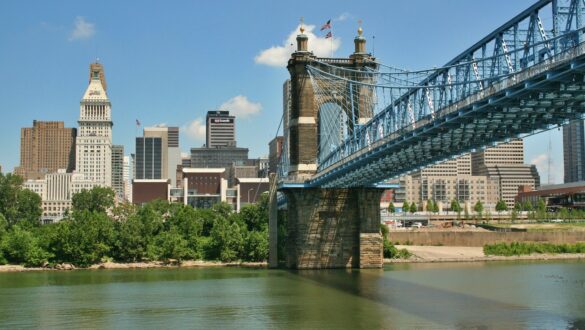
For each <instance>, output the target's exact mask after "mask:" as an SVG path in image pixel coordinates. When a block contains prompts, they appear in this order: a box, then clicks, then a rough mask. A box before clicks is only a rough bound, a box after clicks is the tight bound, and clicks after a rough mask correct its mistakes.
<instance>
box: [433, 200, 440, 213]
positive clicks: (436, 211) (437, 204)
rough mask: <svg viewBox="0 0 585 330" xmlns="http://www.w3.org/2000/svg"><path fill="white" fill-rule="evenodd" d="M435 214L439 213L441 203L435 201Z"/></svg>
mask: <svg viewBox="0 0 585 330" xmlns="http://www.w3.org/2000/svg"><path fill="white" fill-rule="evenodd" d="M433 212H434V213H439V203H437V202H436V201H433Z"/></svg>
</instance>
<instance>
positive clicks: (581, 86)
mask: <svg viewBox="0 0 585 330" xmlns="http://www.w3.org/2000/svg"><path fill="white" fill-rule="evenodd" d="M584 54H585V45H584V44H581V45H579V46H577V47H575V48H573V49H571V50H569V51H566V52H564V53H562V54H559V55H556V56H554V57H552V58H550V59H548V60H546V61H544V62H542V63H540V64H537V65H535V66H532V67H530V68H528V69H525V70H523V71H519V72H517V73H516V74H513V75H510V76H509V77H508V78H507V79H505V80H503V81H501V82H498V83H495V84H493V85H491V86H489V87H487V88H485V89H484V90H482V91H481V92H478V93H476V94H474V95H471V96H469V97H467V98H466V99H464V100H462V101H460V102H457V103H455V104H453V105H451V106H449V107H446V108H444V109H441V110H440V111H438V112H437V113H436V118H435V119H434V120H431V118H430V116H427V117H426V118H424V119H422V120H419V121H418V122H416V124H415V127H416V128H415V129H412V128H410V127H409V128H405V129H402V130H400V131H398V132H394V133H392V134H389V135H388V136H385V137H384V138H382V139H380V140H378V141H374V142H373V143H372V144H371V145H369V146H368V147H366V148H363V149H361V150H359V151H357V152H355V153H353V154H350V155H343V154H342V153H341V152H340V154H338V155H337V156H336V158H334V161H333V162H332V164H331V165H330V166H328V167H327V168H325V169H324V170H322V171H321V172H319V173H317V174H316V175H315V176H314V178H312V179H311V180H310V181H309V182H307V183H306V186H308V187H359V186H368V185H372V184H376V183H379V182H382V181H383V180H387V179H390V178H395V177H398V176H400V175H403V174H406V173H408V172H410V171H415V170H418V169H420V168H422V167H425V166H427V165H430V164H434V163H437V162H440V161H443V160H446V159H449V158H452V157H454V156H458V155H461V154H463V153H466V152H470V151H473V150H475V149H478V148H482V147H486V146H491V145H494V144H495V143H496V142H502V141H505V140H507V139H509V138H512V137H520V136H523V135H527V134H533V133H535V132H539V131H541V130H546V129H549V128H551V127H554V126H556V125H562V124H565V123H566V122H567V121H569V120H572V119H577V118H581V117H582V115H583V113H585V103H584V101H585V93H584V92H583V91H584V90H585V83H584V81H583V75H582V70H583V67H584V66H585V55H584ZM376 120H377V118H374V119H373V120H371V121H370V124H366V125H365V126H364V127H363V129H364V130H368V129H374V130H375V125H373V124H372V123H375V122H376ZM370 126H372V127H370ZM372 136H373V135H372Z"/></svg>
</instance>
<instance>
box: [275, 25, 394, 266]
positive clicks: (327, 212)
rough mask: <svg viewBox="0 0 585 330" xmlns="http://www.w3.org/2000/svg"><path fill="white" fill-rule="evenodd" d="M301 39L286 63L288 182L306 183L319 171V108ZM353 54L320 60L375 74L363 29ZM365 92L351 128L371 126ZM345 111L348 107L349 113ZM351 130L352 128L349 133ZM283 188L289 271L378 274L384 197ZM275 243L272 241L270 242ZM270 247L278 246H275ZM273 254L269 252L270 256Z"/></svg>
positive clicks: (364, 191) (370, 192) (371, 192)
mask: <svg viewBox="0 0 585 330" xmlns="http://www.w3.org/2000/svg"><path fill="white" fill-rule="evenodd" d="M300 31H301V33H300V34H299V35H298V36H297V50H296V51H295V52H294V53H293V54H292V56H291V59H290V60H289V62H288V66H287V68H288V70H289V72H290V76H291V110H290V121H289V125H288V128H286V129H288V130H289V131H288V133H289V139H290V140H289V141H290V142H289V152H290V156H289V159H290V167H289V177H288V181H289V182H294V183H304V182H305V181H306V180H308V179H310V178H311V177H312V176H313V175H314V174H315V173H316V171H317V153H318V145H319V138H318V125H319V122H318V121H319V108H320V106H321V104H318V102H317V100H316V97H315V94H314V93H315V91H314V90H313V86H312V83H311V78H310V76H309V73H308V71H307V65H309V64H311V63H313V62H314V61H315V60H317V57H316V56H314V55H313V53H312V52H310V51H309V50H308V37H307V35H305V34H304V28H303V27H302V26H301V29H300ZM354 43H355V51H354V53H353V54H351V55H350V56H349V58H345V59H339V58H319V59H318V60H319V61H321V62H326V63H330V64H332V65H335V66H339V67H345V68H352V69H362V68H363V67H365V66H370V67H372V68H376V67H377V65H376V64H375V62H374V58H373V57H372V56H371V55H370V54H368V53H367V52H366V39H365V38H364V37H363V36H362V29H361V27H360V28H359V29H358V36H357V37H356V38H355V40H354ZM367 93H369V91H368V90H366V89H359V92H357V93H355V92H354V93H346V94H347V95H352V96H351V97H353V98H354V99H353V100H346V99H341V100H333V101H334V102H338V103H342V102H352V104H353V107H351V109H353V110H352V111H353V113H351V114H347V115H348V117H350V116H351V117H350V118H352V122H353V125H359V124H363V123H365V122H367V121H368V120H370V118H371V117H372V116H373V113H372V112H373V110H372V109H371V108H369V107H368V106H367V104H368V103H367V102H364V101H363V100H364V99H365V98H366V97H368V96H370V95H366V94H367ZM345 108H347V107H345ZM350 129H353V127H350ZM299 186H302V185H297V186H296V187H295V188H281V191H282V192H283V193H285V195H286V196H287V200H288V210H287V241H286V264H287V267H289V268H351V267H354V268H358V267H359V268H380V267H382V261H383V259H382V237H381V234H380V197H381V194H382V192H383V190H381V189H377V188H349V189H347V188H343V189H341V188H339V189H338V188H335V189H323V188H307V187H303V188H299ZM272 239H275V238H272V235H271V240H272ZM271 246H276V244H275V242H273V243H271ZM273 252H274V253H275V251H272V250H271V253H273Z"/></svg>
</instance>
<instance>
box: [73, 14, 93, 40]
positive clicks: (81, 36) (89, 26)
mask: <svg viewBox="0 0 585 330" xmlns="http://www.w3.org/2000/svg"><path fill="white" fill-rule="evenodd" d="M94 34H95V24H94V23H90V22H87V21H86V20H85V18H83V17H81V16H77V17H76V18H75V27H74V28H73V31H71V35H69V41H75V40H85V39H89V38H91V37H93V35H94Z"/></svg>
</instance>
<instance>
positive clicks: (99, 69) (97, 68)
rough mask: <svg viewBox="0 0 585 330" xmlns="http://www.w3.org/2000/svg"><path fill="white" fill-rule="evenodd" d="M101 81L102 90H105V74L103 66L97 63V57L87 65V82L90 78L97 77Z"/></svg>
mask: <svg viewBox="0 0 585 330" xmlns="http://www.w3.org/2000/svg"><path fill="white" fill-rule="evenodd" d="M98 78H99V80H100V81H101V83H102V87H103V88H104V91H107V90H108V88H107V84H106V75H105V73H104V66H103V65H102V64H101V63H99V58H97V59H96V61H95V63H91V64H90V65H89V82H91V80H92V79H98Z"/></svg>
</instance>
